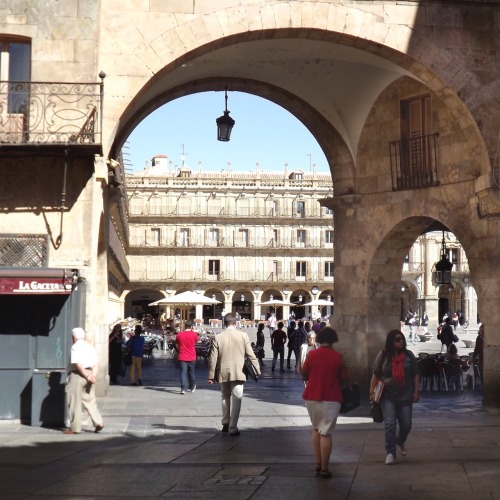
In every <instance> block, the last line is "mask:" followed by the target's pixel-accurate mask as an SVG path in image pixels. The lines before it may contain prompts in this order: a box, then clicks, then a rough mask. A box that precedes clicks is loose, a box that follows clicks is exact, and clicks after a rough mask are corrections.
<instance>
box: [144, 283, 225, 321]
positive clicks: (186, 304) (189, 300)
mask: <svg viewBox="0 0 500 500" xmlns="http://www.w3.org/2000/svg"><path fill="white" fill-rule="evenodd" d="M220 303H221V302H220V300H215V299H212V298H210V297H207V296H206V295H201V294H200V293H196V292H190V291H187V292H181V293H178V294H177V295H172V297H165V298H164V299H160V300H157V301H155V302H151V304H149V305H150V306H160V305H166V306H174V307H177V308H179V309H180V312H181V328H184V322H185V321H186V320H187V319H188V315H189V311H190V309H191V308H192V307H194V306H198V305H204V306H205V305H214V304H220Z"/></svg>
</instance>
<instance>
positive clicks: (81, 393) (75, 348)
mask: <svg viewBox="0 0 500 500" xmlns="http://www.w3.org/2000/svg"><path fill="white" fill-rule="evenodd" d="M71 333H72V340H73V345H72V347H71V358H70V362H71V371H70V373H69V375H68V380H67V382H66V402H67V405H68V418H69V422H70V427H69V428H68V429H66V430H65V431H64V434H80V432H81V431H82V405H83V407H84V408H85V409H86V410H87V413H88V414H89V416H90V419H91V420H92V424H93V425H94V430H95V432H99V431H101V430H102V429H103V427H104V424H103V420H102V417H101V414H100V413H99V410H98V408H97V402H96V397H95V383H96V379H97V372H98V368H99V364H98V362H97V353H96V350H95V348H94V346H93V345H91V344H89V343H88V342H87V341H86V340H85V338H86V334H85V330H84V329H83V328H73V330H72V332H71Z"/></svg>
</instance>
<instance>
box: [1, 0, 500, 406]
mask: <svg viewBox="0 0 500 500" xmlns="http://www.w3.org/2000/svg"><path fill="white" fill-rule="evenodd" d="M499 28H500V7H499V5H498V3H497V2H495V1H485V0H481V1H471V0H469V1H467V2H465V1H464V2H462V1H456V2H444V1H443V2H439V1H425V0H424V1H411V0H409V1H406V2H403V3H402V2H396V1H390V0H387V1H358V0H356V1H354V0H350V1H349V0H347V1H345V0H344V1H342V2H341V1H338V0H331V1H314V0H311V1H299V0H289V1H280V2H276V1H275V0H228V1H225V2H223V3H221V2H215V1H210V0H207V1H206V2H194V1H182V2H178V1H176V2H164V1H162V0H150V1H149V2H141V1H136V2H120V1H118V0H102V1H100V2H94V3H86V2H81V1H77V0H63V1H60V2H57V3H56V2H53V1H51V0H46V1H41V2H31V1H28V0H19V1H16V2H7V3H6V4H5V5H4V6H3V8H2V9H1V10H0V38H1V41H2V45H1V50H2V58H1V61H2V63H1V64H2V67H1V68H0V74H1V75H2V78H3V79H13V78H12V77H10V76H9V71H8V70H6V69H5V68H4V67H3V66H5V62H6V61H9V57H5V54H6V53H7V52H8V51H9V49H8V43H10V42H13V43H14V42H19V41H20V40H22V41H25V42H28V43H29V45H30V51H29V54H30V60H31V64H30V68H29V69H30V71H29V73H28V75H29V79H30V80H32V81H46V82H47V81H50V82H54V81H56V82H72V81H77V82H94V83H98V82H97V81H98V74H99V72H100V70H101V69H102V70H104V71H105V72H106V74H107V77H106V79H105V91H104V103H105V105H104V112H103V114H102V115H101V116H99V117H98V119H97V120H96V121H95V124H102V129H100V131H99V139H98V141H97V143H96V144H97V145H98V146H99V145H101V146H102V149H101V151H99V148H98V150H97V151H94V152H91V148H87V150H86V152H84V154H83V159H82V158H81V157H79V159H78V161H76V162H75V163H74V167H73V168H69V169H68V177H67V181H68V186H71V189H73V188H74V189H75V191H74V202H73V204H72V205H70V206H68V207H67V211H66V212H65V213H66V216H65V217H64V235H65V238H64V240H63V243H62V245H60V246H57V245H52V247H51V251H50V255H49V261H50V265H51V266H61V267H62V266H67V265H68V263H69V262H74V263H75V267H76V268H78V269H79V271H80V272H81V274H82V275H85V277H86V279H87V285H88V286H87V292H86V295H87V302H86V308H85V318H86V327H87V328H89V329H91V330H93V331H95V332H96V342H97V344H98V346H102V348H100V352H101V360H102V362H103V364H105V358H106V355H105V345H106V344H105V337H106V335H107V324H106V323H107V316H108V314H107V309H108V307H109V306H108V304H107V302H106V300H105V299H106V295H107V291H108V272H107V271H108V268H109V269H110V270H111V271H112V272H113V279H112V280H111V281H112V282H113V283H112V288H113V289H115V290H118V289H119V287H121V286H122V285H121V284H122V283H125V282H126V281H127V272H128V271H127V269H126V264H125V260H124V259H123V252H124V250H126V248H127V245H128V236H127V229H126V228H125V224H124V222H123V220H124V214H123V212H120V210H119V209H116V210H115V207H114V204H115V201H114V200H116V199H118V198H119V194H118V196H117V194H116V184H113V185H112V186H114V187H112V191H113V193H110V188H108V187H107V186H108V182H109V179H110V172H111V171H112V170H113V168H110V167H111V163H106V160H111V159H115V160H116V159H119V153H120V151H121V148H122V146H123V144H124V142H125V140H126V139H127V137H128V135H129V134H130V132H131V130H133V128H134V127H135V126H136V125H137V123H139V122H140V121H141V119H142V118H143V117H144V116H146V115H147V114H149V113H150V112H151V111H152V110H154V109H156V108H157V107H159V106H161V105H162V104H164V103H166V102H168V101H170V100H172V99H175V98H178V97H182V96H184V95H187V94H190V93H193V92H200V91H215V90H221V89H223V88H224V86H228V87H229V88H230V89H231V90H236V91H242V92H250V93H253V94H256V95H258V96H261V97H263V98H266V99H269V100H271V101H273V102H275V103H277V104H279V105H281V106H283V107H284V108H286V109H287V110H288V111H290V112H291V113H292V114H294V115H295V116H296V117H297V118H298V119H300V120H301V121H302V122H303V123H304V124H305V125H306V126H307V127H308V129H309V130H310V131H311V133H312V134H313V135H314V136H315V138H316V139H317V141H318V143H319V144H320V145H321V147H322V148H323V150H324V152H325V155H326V157H327V159H328V161H329V164H330V167H331V171H332V179H333V185H334V192H335V197H334V198H332V199H331V200H330V204H329V208H331V209H333V210H334V216H335V248H334V256H335V287H336V297H335V299H336V305H335V308H336V314H335V326H336V328H337V329H338V331H339V336H340V339H341V340H340V344H339V348H340V349H342V350H344V352H345V353H346V357H347V359H348V362H349V364H350V366H351V370H352V374H353V376H354V377H355V378H357V379H358V380H359V381H366V380H367V378H368V375H369V371H370V366H371V364H372V362H373V359H374V355H375V353H376V352H377V351H378V349H379V348H380V346H381V345H382V342H383V339H384V336H385V333H386V332H387V331H388V330H389V329H391V328H393V327H394V326H397V325H398V322H399V316H400V303H401V290H400V288H401V262H402V261H403V260H404V258H405V255H406V254H407V252H408V249H409V248H410V247H411V245H412V243H413V242H414V241H415V240H416V238H417V237H418V236H420V235H421V234H422V233H424V232H426V231H427V230H429V228H432V227H435V225H436V224H440V225H441V226H444V227H445V228H446V229H447V230H449V231H450V232H452V233H453V234H455V235H456V236H457V238H458V239H459V241H460V242H461V244H462V246H463V248H464V250H465V252H466V254H467V257H468V262H469V271H470V278H471V282H473V283H474V286H475V290H476V292H477V297H478V309H479V315H480V317H481V319H482V320H483V321H484V322H485V323H486V340H485V346H486V347H485V394H484V400H485V405H486V406H487V407H500V396H499V395H500V362H499V359H500V334H499V333H498V332H500V307H499V306H500V300H499V297H500V282H499V279H498V276H499V275H500V259H499V258H498V256H499V255H498V254H499V252H498V248H499V247H500V244H499V241H500V228H499V224H498V218H499V216H500V203H499V199H498V193H499V189H498V188H499V185H500V182H499V179H500V176H499V169H500V165H499V159H498V140H499V137H498V123H499V115H500V102H499V100H498V95H499V94H500V88H499V86H500V78H499V62H498V61H499V60H500V58H499V57H498V56H499V54H498V51H499V46H500V29H499ZM6 47H7V48H6ZM13 54H14V52H9V56H11V55H13ZM7 93H8V92H7ZM4 96H5V94H4ZM2 99H3V100H2V102H4V103H6V102H9V101H8V100H5V98H2ZM1 107H2V110H1V111H2V112H1V114H0V116H1V120H2V122H1V123H2V124H3V125H2V126H3V127H4V129H3V131H2V133H10V129H9V128H8V127H11V126H16V124H19V123H22V120H20V117H19V116H17V115H19V114H23V113H27V110H26V108H25V109H24V110H22V109H19V110H17V111H21V113H10V112H9V108H8V106H7V107H6V105H3V106H1ZM7 115H12V116H10V118H9V120H10V121H9V120H7V118H6V117H7ZM14 115H16V116H14ZM86 116H87V115H86ZM59 118H60V116H59ZM87 118H90V116H88V117H87ZM6 120H7V121H6ZM34 120H35V117H34V116H32V117H31V116H30V120H27V121H26V122H25V123H26V126H28V125H29V126H34V124H35V121H34ZM83 130H86V132H85V135H82V137H86V138H87V139H88V138H89V137H90V136H89V135H88V134H89V132H88V127H87V128H84V127H82V131H83ZM82 133H83V132H82ZM22 134H24V135H22ZM26 134H27V131H26V130H24V129H23V132H22V133H21V135H19V134H18V135H17V136H16V139H15V140H14V139H12V140H13V141H14V142H15V144H5V143H4V142H2V146H1V147H0V155H1V164H2V169H3V170H2V183H6V185H13V184H14V183H15V182H14V180H15V179H13V178H15V177H16V176H17V172H18V167H19V166H20V165H25V164H27V165H30V166H31V167H32V172H33V174H32V177H31V179H30V180H29V182H32V181H34V182H35V183H36V190H37V193H41V192H43V196H42V198H44V199H46V198H53V197H54V196H52V194H51V193H52V191H53V190H54V189H55V188H54V185H59V184H58V181H56V180H57V179H62V176H61V177H58V175H59V174H57V175H56V173H55V172H62V171H63V165H64V154H62V155H61V154H56V151H55V149H57V148H55V149H54V148H52V149H50V148H42V147H41V146H40V145H36V144H35V143H33V142H30V143H28V142H21V144H19V138H21V139H23V140H24V139H27V138H29V133H28V135H26ZM92 139H95V137H92ZM16 141H17V142H16ZM53 142H54V141H53ZM68 142H70V141H68ZM52 145H53V146H54V144H52ZM64 146H66V145H64ZM62 149H63V150H64V148H62ZM70 149H71V148H70ZM72 150H73V151H75V149H74V148H73V149H72ZM41 151H43V154H42V153H41ZM76 151H79V153H82V149H77V150H76ZM96 152H97V153H98V154H99V156H98V157H97V159H96V160H95V162H94V157H93V155H94V154H95V153H96ZM100 153H102V156H101V155H100ZM72 158H73V156H72ZM23 168H24V167H23ZM85 172H86V173H85ZM111 173H114V172H111ZM49 175H51V176H53V179H54V182H51V178H50V177H49ZM82 178H86V179H87V182H86V183H84V184H82V183H81V179H82ZM118 190H119V188H118ZM59 194H60V192H59ZM56 198H57V196H56ZM59 199H60V198H59ZM60 204H62V203H60ZM7 205H8V206H7ZM11 206H13V207H14V208H13V209H11V208H10V207H11ZM108 206H109V210H110V211H108ZM17 207H19V208H17ZM109 213H111V215H112V216H113V217H114V219H113V220H114V224H113V226H114V227H115V228H118V231H117V232H116V233H114V236H116V238H115V237H114V236H113V241H114V242H115V243H116V246H114V247H113V249H112V250H113V252H112V254H113V255H112V256H113V259H112V262H108V260H107V257H108V254H109V252H107V250H108V249H109V245H108V241H111V240H108V238H107V235H108V234H110V232H109V231H107V228H108V224H107V220H108V215H109ZM57 220H58V219H57ZM57 220H56V217H55V212H54V211H53V212H51V213H49V214H48V213H47V211H46V210H45V207H44V206H42V205H41V204H35V203H33V202H31V200H29V201H28V202H27V201H26V199H25V198H24V196H23V192H22V190H21V191H20V192H16V193H14V196H13V198H12V199H11V200H9V202H8V203H6V204H5V206H4V209H3V211H2V213H1V214H0V230H1V231H2V233H9V234H12V233H13V232H18V233H29V234H33V233H35V232H36V233H39V232H40V233H41V234H46V235H50V232H51V231H54V224H56V223H57ZM82 230H83V231H84V232H85V237H82V236H81V234H82ZM110 231H111V232H112V231H113V229H111V230H110ZM72 242H73V243H72ZM74 242H81V244H80V245H78V244H75V243H74ZM56 243H57V242H56ZM117 287H118V288H117ZM103 385H104V384H103Z"/></svg>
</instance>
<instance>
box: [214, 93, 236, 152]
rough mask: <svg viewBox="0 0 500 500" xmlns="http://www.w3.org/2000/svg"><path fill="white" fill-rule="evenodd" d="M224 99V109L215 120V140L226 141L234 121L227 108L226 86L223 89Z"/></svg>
mask: <svg viewBox="0 0 500 500" xmlns="http://www.w3.org/2000/svg"><path fill="white" fill-rule="evenodd" d="M224 94H225V99H226V110H225V111H224V114H223V115H222V116H219V118H217V120H215V122H216V123H217V140H218V141H222V142H228V141H229V138H230V137H231V130H233V127H234V124H235V123H236V122H235V121H234V120H233V119H232V118H231V117H230V116H229V111H228V110H227V87H225V89H224Z"/></svg>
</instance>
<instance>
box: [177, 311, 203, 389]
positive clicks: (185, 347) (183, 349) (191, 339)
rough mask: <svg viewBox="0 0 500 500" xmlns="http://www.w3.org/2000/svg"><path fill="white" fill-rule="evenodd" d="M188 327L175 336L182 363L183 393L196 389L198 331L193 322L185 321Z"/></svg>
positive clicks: (179, 358) (179, 359) (178, 357)
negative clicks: (195, 329) (194, 328)
mask: <svg viewBox="0 0 500 500" xmlns="http://www.w3.org/2000/svg"><path fill="white" fill-rule="evenodd" d="M185 327H186V329H185V330H183V331H182V332H179V333H178V334H177V335H176V337H175V346H176V347H177V352H178V355H177V359H178V361H179V363H180V372H181V394H186V390H187V391H188V392H194V391H195V390H196V373H195V370H196V342H198V333H197V332H195V331H194V330H193V322H192V321H191V320H187V321H186V322H185Z"/></svg>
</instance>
